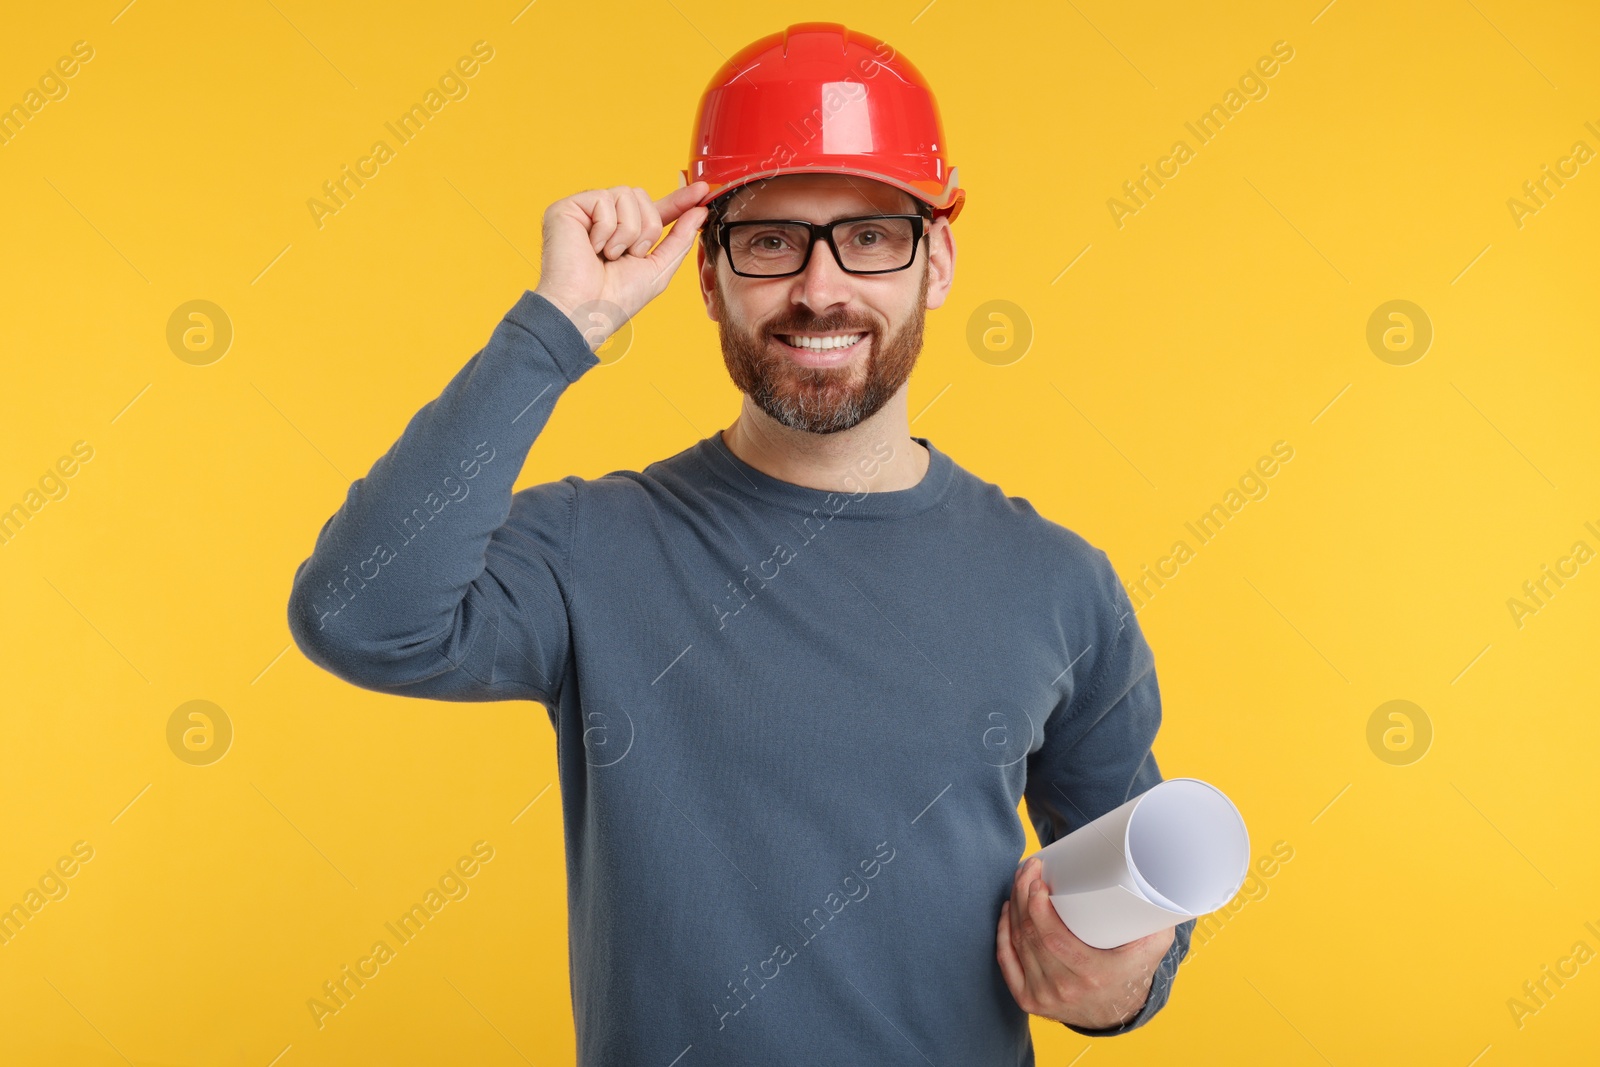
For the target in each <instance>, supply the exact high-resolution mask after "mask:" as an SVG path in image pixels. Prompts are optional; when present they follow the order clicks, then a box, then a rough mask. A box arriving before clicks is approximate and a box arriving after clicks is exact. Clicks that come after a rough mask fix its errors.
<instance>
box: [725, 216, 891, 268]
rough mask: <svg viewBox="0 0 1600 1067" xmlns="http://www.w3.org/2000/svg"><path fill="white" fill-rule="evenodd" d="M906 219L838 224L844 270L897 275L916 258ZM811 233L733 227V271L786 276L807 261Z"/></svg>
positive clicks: (772, 225) (757, 225) (771, 225)
mask: <svg viewBox="0 0 1600 1067" xmlns="http://www.w3.org/2000/svg"><path fill="white" fill-rule="evenodd" d="M912 231H913V226H912V222H911V220H910V219H861V220H857V221H854V222H839V223H836V224H835V225H834V227H833V240H834V243H835V244H836V245H838V247H839V257H840V259H841V260H842V261H843V263H844V268H845V269H846V270H859V271H879V270H899V269H902V268H905V267H908V266H910V265H911V260H912V259H913V258H914V257H915V255H916V245H915V244H914V242H913V240H912V236H913V233H912ZM809 240H810V233H809V232H808V231H807V230H806V228H805V227H804V226H795V225H792V224H786V223H781V222H750V223H733V224H732V225H730V226H729V228H728V247H729V251H730V253H731V254H732V258H733V267H734V268H735V269H736V270H738V271H741V272H743V273H745V274H790V273H793V272H794V271H797V270H799V269H800V266H801V264H802V263H803V262H804V260H805V255H806V251H807V247H806V246H807V244H808V242H809Z"/></svg>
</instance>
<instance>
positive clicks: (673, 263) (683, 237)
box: [646, 207, 711, 277]
mask: <svg viewBox="0 0 1600 1067" xmlns="http://www.w3.org/2000/svg"><path fill="white" fill-rule="evenodd" d="M710 213H711V212H710V210H709V209H707V208H705V207H692V208H690V209H689V210H687V211H685V212H684V213H683V214H682V215H681V216H680V217H679V218H678V221H677V222H675V223H673V225H672V231H671V232H670V233H668V234H667V236H666V237H664V238H662V240H661V243H660V244H658V245H656V248H655V251H654V252H651V253H650V255H649V256H648V257H646V258H648V259H649V260H650V262H651V264H652V265H653V266H654V267H655V269H656V274H657V276H658V277H659V276H660V275H661V274H662V273H670V272H672V271H675V270H677V269H678V264H680V263H682V262H683V257H684V256H685V255H687V254H688V252H689V249H690V247H691V246H692V245H693V244H694V242H695V238H696V237H697V236H698V235H699V233H700V224H701V223H703V222H705V221H706V216H707V215H709V214H710Z"/></svg>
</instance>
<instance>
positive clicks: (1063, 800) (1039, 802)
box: [1023, 552, 1196, 1037]
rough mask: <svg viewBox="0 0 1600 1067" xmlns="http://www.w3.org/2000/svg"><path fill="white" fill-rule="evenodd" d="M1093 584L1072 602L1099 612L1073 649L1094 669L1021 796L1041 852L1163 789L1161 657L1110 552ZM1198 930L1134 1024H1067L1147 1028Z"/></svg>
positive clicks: (1156, 981) (1185, 929)
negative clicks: (1158, 743)
mask: <svg viewBox="0 0 1600 1067" xmlns="http://www.w3.org/2000/svg"><path fill="white" fill-rule="evenodd" d="M1092 585H1093V587H1092V588H1091V589H1089V590H1087V591H1086V594H1085V595H1084V596H1081V597H1078V598H1074V599H1075V600H1076V601H1077V604H1081V603H1083V602H1084V601H1087V602H1088V603H1089V604H1091V605H1092V606H1093V612H1094V615H1093V621H1092V625H1090V626H1089V627H1087V632H1088V633H1089V634H1090V635H1091V636H1090V639H1089V647H1087V648H1079V649H1070V650H1068V651H1069V653H1070V655H1071V656H1078V657H1081V658H1082V660H1083V662H1084V663H1085V665H1086V667H1087V670H1086V671H1085V672H1084V673H1083V674H1082V675H1081V676H1080V675H1079V674H1078V673H1077V672H1074V674H1073V683H1072V686H1071V691H1070V697H1069V699H1068V701H1067V703H1065V704H1064V705H1063V706H1061V707H1058V708H1057V709H1056V710H1055V711H1054V712H1053V713H1052V714H1051V716H1050V718H1049V719H1048V720H1047V721H1046V723H1045V730H1044V733H1045V740H1044V744H1043V745H1042V746H1041V747H1040V748H1039V750H1038V751H1036V752H1035V753H1034V754H1033V755H1032V756H1031V757H1029V760H1028V781H1027V786H1026V788H1025V790H1024V792H1023V796H1024V799H1025V801H1026V804H1027V810H1028V818H1029V820H1030V821H1031V822H1032V823H1033V826H1034V830H1035V831H1036V832H1037V833H1038V835H1039V844H1040V847H1043V846H1045V845H1049V844H1051V843H1052V842H1054V841H1056V840H1058V839H1059V838H1061V837H1064V836H1065V835H1067V834H1069V833H1071V832H1072V831H1074V830H1076V829H1078V828H1079V827H1082V826H1086V825H1088V824H1089V823H1090V822H1093V821H1094V820H1095V819H1097V818H1099V817H1100V816H1102V815H1104V814H1105V813H1106V812H1108V811H1111V810H1112V809H1113V808H1116V807H1119V806H1121V805H1122V804H1125V803H1127V802H1128V801H1129V800H1131V799H1133V798H1134V797H1136V796H1138V795H1139V794H1140V793H1143V792H1145V791H1146V790H1148V789H1150V788H1152V787H1153V786H1155V785H1157V784H1159V783H1160V782H1161V781H1162V778H1161V771H1160V768H1159V767H1157V765H1156V758H1155V754H1154V752H1152V751H1151V746H1152V744H1153V743H1154V741H1155V737H1156V732H1157V731H1158V730H1159V729H1160V727H1161V691H1160V689H1159V687H1158V686H1157V684H1156V672H1155V657H1154V654H1153V653H1152V651H1151V649H1150V645H1149V644H1148V643H1147V642H1146V641H1145V638H1144V634H1143V633H1142V632H1141V631H1140V629H1139V624H1138V622H1137V621H1136V620H1135V618H1134V614H1133V607H1132V605H1131V604H1130V603H1129V601H1128V594H1127V591H1126V590H1125V589H1123V587H1122V582H1121V580H1120V579H1118V578H1117V575H1116V571H1115V570H1114V569H1113V568H1112V566H1111V561H1110V559H1109V558H1107V557H1106V555H1105V553H1104V552H1100V553H1099V559H1098V561H1097V564H1096V567H1095V568H1094V577H1093V580H1092ZM1077 604H1075V605H1074V609H1077ZM1078 610H1081V609H1078ZM1074 629H1076V630H1079V631H1080V632H1083V631H1084V630H1085V628H1084V627H1081V626H1080V627H1074ZM1067 632H1071V631H1070V630H1069V631H1067ZM1080 677H1081V678H1082V681H1081V682H1080V681H1079V678H1080ZM1195 922H1196V920H1194V919H1188V920H1186V921H1184V922H1182V923H1179V924H1177V928H1176V930H1175V931H1174V933H1173V939H1172V944H1171V946H1170V947H1169V948H1168V949H1167V953H1166V955H1165V956H1164V957H1162V959H1161V961H1160V962H1159V963H1158V964H1157V966H1156V970H1155V975H1154V978H1153V979H1152V981H1151V985H1150V992H1149V995H1148V997H1147V998H1146V1000H1145V1003H1144V1007H1143V1008H1142V1009H1140V1011H1139V1013H1138V1014H1137V1015H1135V1016H1134V1017H1133V1018H1132V1019H1130V1020H1128V1021H1127V1022H1126V1023H1124V1024H1123V1025H1121V1026H1115V1027H1108V1028H1105V1029H1099V1030H1089V1029H1084V1028H1082V1027H1078V1026H1074V1025H1072V1024H1071V1023H1063V1024H1062V1025H1064V1026H1066V1027H1067V1028H1068V1029H1069V1030H1073V1031H1076V1032H1077V1033H1080V1034H1083V1035H1084V1036H1086V1037H1111V1036H1114V1035H1116V1034H1122V1033H1127V1032H1128V1031H1129V1030H1133V1029H1136V1028H1138V1027H1140V1026H1143V1025H1144V1024H1145V1023H1147V1022H1149V1021H1150V1019H1151V1017H1153V1016H1154V1015H1155V1014H1156V1012H1158V1011H1160V1010H1161V1009H1162V1007H1163V1006H1165V1004H1166V1002H1167V998H1168V996H1169V995H1170V993H1171V991H1172V983H1173V980H1174V979H1175V978H1176V976H1177V971H1178V964H1179V963H1180V962H1182V960H1183V958H1184V957H1185V956H1186V955H1188V952H1189V940H1190V937H1191V936H1192V935H1193V933H1194V926H1195Z"/></svg>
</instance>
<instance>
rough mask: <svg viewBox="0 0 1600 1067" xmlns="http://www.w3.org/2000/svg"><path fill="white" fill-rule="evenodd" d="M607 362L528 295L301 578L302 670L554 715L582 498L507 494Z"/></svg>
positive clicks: (294, 599) (345, 514) (558, 485)
mask: <svg viewBox="0 0 1600 1067" xmlns="http://www.w3.org/2000/svg"><path fill="white" fill-rule="evenodd" d="M599 362H600V361H599V359H598V358H597V357H596V356H595V355H593V353H591V352H590V350H589V345H588V343H587V342H586V341H585V339H584V336H583V335H582V334H581V333H579V332H578V328H577V327H576V326H575V325H574V324H573V323H572V322H571V321H570V320H569V319H568V318H567V317H566V315H564V314H563V313H562V312H561V311H560V310H558V309H557V308H556V307H555V305H553V304H552V303H551V302H550V301H548V300H547V299H545V298H544V297H543V296H541V295H539V294H537V293H534V292H525V293H523V295H522V297H521V298H520V299H519V300H518V301H517V303H516V305H515V306H514V307H512V308H511V310H510V311H509V312H507V313H506V315H505V317H504V319H502V320H501V322H500V323H499V324H498V325H497V326H496V327H495V329H494V332H493V335H492V336H491V337H490V339H489V343H488V344H487V345H486V346H484V348H483V349H482V350H481V351H480V352H478V353H477V354H476V355H475V356H473V357H472V359H470V360H469V361H468V362H467V364H466V365H465V366H464V367H462V368H461V370H460V371H459V372H458V373H457V374H456V376H455V377H454V378H453V379H452V380H451V382H450V384H449V385H447V386H446V387H445V389H444V392H443V393H441V394H440V395H439V397H438V398H436V399H435V400H433V401H431V402H430V403H428V404H427V405H425V406H424V407H423V408H422V409H421V410H420V411H418V412H417V413H416V415H414V416H413V417H412V419H411V421H410V423H409V424H408V425H407V426H406V429H405V432H404V433H403V434H402V435H401V437H400V439H399V440H398V441H396V442H395V443H394V445H393V446H392V447H391V448H390V449H389V451H388V452H387V453H385V454H384V455H383V456H382V457H381V458H379V459H378V461H377V462H376V463H374V464H373V466H372V469H371V471H369V472H368V474H367V476H366V477H365V478H361V479H358V480H356V481H355V482H353V483H352V484H351V486H350V491H349V494H348V495H347V496H346V498H345V501H344V504H343V505H342V506H341V507H340V509H339V510H338V512H336V513H335V514H334V516H333V517H332V518H331V519H329V520H328V522H327V523H326V525H324V526H323V528H322V532H321V533H320V534H319V535H318V537H317V541H316V545H315V548H314V549H313V551H312V554H311V556H310V558H309V559H307V560H306V561H305V562H303V563H302V564H301V565H300V567H299V569H298V570H297V571H296V573H295V578H294V585H293V589H292V592H291V594H290V599H289V629H290V632H291V633H292V634H293V636H294V639H295V643H296V644H298V645H299V646H300V649H301V651H302V652H304V653H305V655H306V657H307V658H308V659H310V660H311V661H312V662H314V663H316V664H317V665H319V666H321V667H323V668H325V669H326V670H328V671H330V672H332V673H333V674H335V675H337V676H339V677H340V678H343V679H344V680H346V681H348V682H352V683H354V684H356V685H360V686H363V687H365V688H369V689H376V690H380V691H383V692H391V693H401V694H406V695H412V696H424V697H433V698H435V699H447V700H502V699H508V698H513V697H531V698H533V699H537V700H539V701H541V702H543V703H545V704H547V705H548V704H550V703H552V701H553V699H554V697H555V689H556V688H557V687H558V686H559V684H560V679H561V677H562V675H563V673H564V671H565V660H566V657H567V655H568V651H569V640H568V632H567V612H566V603H565V598H566V590H567V588H568V584H569V583H568V578H567V574H566V567H567V562H568V559H569V555H568V553H569V551H570V548H571V531H572V525H573V520H574V509H575V507H576V500H575V487H574V485H573V484H572V482H571V481H570V480H562V481H557V482H549V483H546V484H543V485H538V486H534V487H533V488H531V489H528V490H524V491H523V492H522V493H519V494H517V495H516V497H515V498H513V495H512V487H513V484H514V483H515V481H516V478H517V476H518V474H519V473H520V472H521V470H522V465H523V463H524V461H525V460H526V458H527V455H528V452H529V449H530V448H531V447H532V445H533V442H534V440H535V439H536V438H537V437H538V435H539V432H540V431H541V430H542V429H543V428H544V426H545V423H546V422H547V421H548V419H549V417H550V414H551V410H552V408H553V407H554V405H555V402H556V401H557V400H558V399H559V398H560V396H561V394H562V393H563V392H564V391H565V390H566V387H567V386H568V385H569V384H571V383H572V382H575V381H576V380H577V379H578V378H579V377H580V376H582V375H583V373H584V372H585V371H587V370H588V369H589V368H591V367H593V366H596V365H597V364H598V363H599ZM514 505H515V506H514ZM508 519H509V520H510V521H509V522H508Z"/></svg>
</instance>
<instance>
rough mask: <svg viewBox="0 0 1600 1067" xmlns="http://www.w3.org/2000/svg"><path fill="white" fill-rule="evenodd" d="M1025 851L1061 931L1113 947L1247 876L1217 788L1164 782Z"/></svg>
mask: <svg viewBox="0 0 1600 1067" xmlns="http://www.w3.org/2000/svg"><path fill="white" fill-rule="evenodd" d="M1031 855H1037V856H1039V857H1040V859H1042V860H1043V861H1044V869H1043V872H1042V873H1043V875H1044V884H1045V888H1046V889H1047V890H1048V891H1049V893H1050V903H1051V904H1053V905H1055V909H1056V914H1057V915H1059V916H1061V921H1062V922H1064V923H1066V924H1067V929H1069V930H1071V931H1072V932H1073V933H1074V934H1076V935H1078V937H1079V938H1080V939H1081V940H1082V941H1083V942H1084V943H1085V944H1088V945H1091V946H1093V947H1094V948H1101V949H1105V948H1116V947H1117V946H1118V945H1125V944H1127V943H1128V942H1129V941H1136V940H1138V939H1139V938H1141V937H1143V936H1145V935H1146V934H1153V933H1155V932H1156V931H1157V930H1160V929H1163V928H1165V927H1168V926H1175V925H1177V924H1178V923H1180V922H1183V921H1185V920H1187V919H1194V918H1198V917H1199V916H1201V915H1206V914H1209V913H1210V912H1213V911H1216V910H1217V909H1218V908H1220V907H1222V906H1223V905H1224V904H1226V903H1227V902H1228V901H1230V900H1232V899H1233V897H1234V894H1236V893H1237V892H1239V887H1240V886H1242V885H1244V879H1245V875H1246V874H1248V873H1249V867H1250V835H1249V833H1248V831H1246V830H1245V825H1244V817H1243V816H1242V815H1240V814H1239V809H1238V808H1236V807H1235V806H1234V804H1233V801H1231V800H1229V799H1228V798H1227V797H1226V796H1225V795H1223V793H1222V791H1221V790H1219V789H1217V788H1216V787H1215V786H1213V785H1209V784H1207V783H1206V782H1202V781H1200V780H1199V779H1198V778H1169V779H1167V780H1166V781H1164V782H1161V783H1159V784H1157V785H1155V786H1153V787H1152V788H1150V789H1148V790H1146V791H1145V792H1143V793H1141V794H1139V795H1138V796H1136V797H1134V798H1133V799H1132V800H1130V801H1128V802H1127V803H1126V804H1123V805H1122V806H1121V807H1118V808H1113V809H1112V810H1111V811H1108V812H1106V813H1105V814H1104V815H1102V816H1100V817H1099V818H1098V819H1096V820H1094V821H1093V822H1091V823H1089V824H1088V825H1087V826H1083V827H1080V828H1078V829H1077V830H1074V831H1073V832H1072V833H1070V834H1068V835H1067V836H1066V837H1063V838H1062V839H1061V840H1059V841H1056V842H1054V843H1053V844H1050V845H1047V846H1045V847H1044V848H1042V849H1040V850H1039V851H1038V852H1037V853H1033V854H1031ZM1029 858H1031V856H1028V857H1024V860H1027V859H1029Z"/></svg>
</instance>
